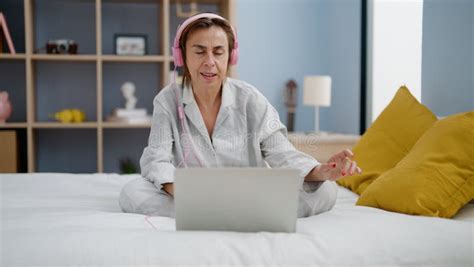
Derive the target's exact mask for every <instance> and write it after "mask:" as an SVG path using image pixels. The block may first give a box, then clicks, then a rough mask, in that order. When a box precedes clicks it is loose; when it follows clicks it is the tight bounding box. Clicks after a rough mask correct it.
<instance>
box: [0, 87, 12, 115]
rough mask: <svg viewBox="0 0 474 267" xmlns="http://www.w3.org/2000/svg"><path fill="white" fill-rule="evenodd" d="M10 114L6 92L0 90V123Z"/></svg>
mask: <svg viewBox="0 0 474 267" xmlns="http://www.w3.org/2000/svg"><path fill="white" fill-rule="evenodd" d="M11 114H12V105H11V104H10V101H9V100H8V93H7V92H6V91H2V92H0V123H5V122H6V120H7V119H8V118H10V115H11Z"/></svg>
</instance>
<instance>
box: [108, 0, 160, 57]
mask: <svg viewBox="0 0 474 267" xmlns="http://www.w3.org/2000/svg"><path fill="white" fill-rule="evenodd" d="M161 8H162V6H161V1H140V2H139V3H136V2H135V1H110V0H102V54H104V55H113V54H115V51H114V43H115V37H114V36H115V34H143V35H146V47H147V49H146V50H147V55H160V54H162V45H161V34H160V31H161V27H160V25H161Z"/></svg>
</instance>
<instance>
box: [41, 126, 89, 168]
mask: <svg viewBox="0 0 474 267" xmlns="http://www.w3.org/2000/svg"><path fill="white" fill-rule="evenodd" d="M34 133H35V143H36V151H37V153H36V159H37V161H36V171H37V172H67V173H94V172H97V130H95V129H93V130H92V129H74V130H71V129H36V130H35V131H34Z"/></svg>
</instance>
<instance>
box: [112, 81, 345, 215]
mask: <svg viewBox="0 0 474 267" xmlns="http://www.w3.org/2000/svg"><path fill="white" fill-rule="evenodd" d="M173 86H176V85H173V84H170V85H168V86H166V87H165V88H164V89H163V90H161V91H160V93H159V94H158V95H157V96H156V97H155V99H154V101H153V104H154V111H153V122H152V126H151V131H150V136H149V139H148V146H147V147H146V148H145V149H144V151H143V155H142V157H141V159H140V167H141V174H142V176H143V178H144V179H139V181H132V182H130V184H128V185H126V186H125V187H124V189H123V190H122V193H121V197H120V205H121V206H122V209H123V210H124V211H126V212H133V213H145V214H155V215H160V214H161V215H163V216H170V217H173V215H174V205H173V201H172V198H171V196H169V195H168V194H166V192H164V190H162V186H161V185H162V184H163V183H172V182H173V181H174V170H175V169H176V168H177V167H178V166H179V167H184V166H183V164H184V163H183V158H184V153H183V149H186V150H187V151H189V152H188V154H189V155H188V158H187V160H186V164H187V167H267V166H268V165H269V166H270V167H272V168H294V169H298V170H299V176H300V178H301V185H302V186H301V189H300V205H299V210H298V216H299V217H305V216H310V215H313V214H317V213H320V212H323V211H326V210H329V209H330V208H331V207H332V206H333V205H334V202H335V197H336V195H337V186H336V185H335V184H334V182H324V183H322V184H321V183H304V177H305V176H306V175H307V174H308V173H309V172H310V171H311V170H312V169H313V168H314V167H315V166H317V165H318V164H319V163H318V162H317V161H316V160H315V159H314V158H312V157H311V156H309V155H307V154H305V153H303V152H300V151H298V150H296V149H295V148H294V146H293V145H292V144H291V143H290V142H289V140H288V138H287V130H286V127H285V126H284V125H283V124H282V123H281V121H280V118H279V116H278V113H277V111H276V110H275V108H274V107H273V106H272V105H271V104H270V103H269V102H268V100H267V99H266V98H265V97H264V96H263V95H262V94H261V93H260V92H259V91H258V90H257V89H256V88H255V87H253V86H252V85H250V84H248V83H246V82H243V81H240V80H236V79H232V78H226V80H225V82H224V85H223V87H222V100H221V107H220V110H219V113H218V115H217V120H216V123H215V126H214V130H213V133H212V136H209V133H208V131H207V128H206V126H205V124H204V120H203V118H202V116H201V112H200V110H199V107H198V105H197V103H196V100H195V98H194V94H193V91H192V88H190V87H188V86H185V87H184V88H181V87H179V89H178V90H179V91H180V92H181V93H180V97H181V99H182V103H183V106H184V113H185V118H186V119H185V123H184V127H185V128H186V133H187V134H188V135H187V137H188V138H187V139H186V140H184V141H183V140H181V134H182V129H181V125H180V122H179V119H178V114H177V103H176V95H175V92H174V89H173V88H174V87H173ZM189 136H190V137H191V139H189ZM190 140H192V141H190ZM190 147H194V149H190ZM195 154H196V155H195ZM196 156H197V159H196ZM267 163H268V165H267ZM200 164H202V166H201V165H200ZM151 183H153V184H154V185H153V184H151ZM322 185H324V186H322ZM322 191H325V192H322ZM164 198H168V199H164ZM170 198H171V199H170Z"/></svg>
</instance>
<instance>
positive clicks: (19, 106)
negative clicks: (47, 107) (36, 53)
mask: <svg viewBox="0 0 474 267" xmlns="http://www.w3.org/2000/svg"><path fill="white" fill-rule="evenodd" d="M0 73H2V74H5V75H1V78H0V91H7V92H8V99H9V100H10V103H11V105H12V113H11V116H10V118H8V119H7V122H26V78H25V62H24V61H17V60H13V61H0Z"/></svg>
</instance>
